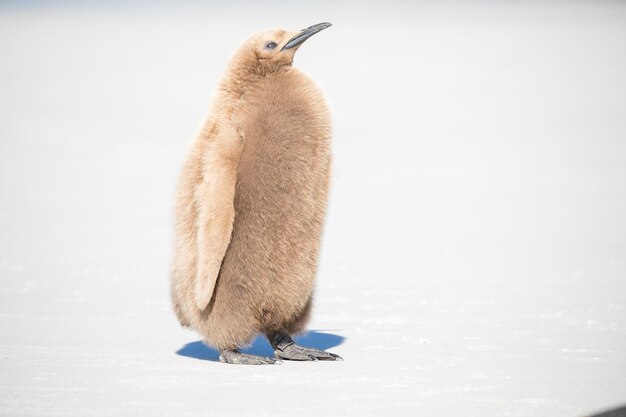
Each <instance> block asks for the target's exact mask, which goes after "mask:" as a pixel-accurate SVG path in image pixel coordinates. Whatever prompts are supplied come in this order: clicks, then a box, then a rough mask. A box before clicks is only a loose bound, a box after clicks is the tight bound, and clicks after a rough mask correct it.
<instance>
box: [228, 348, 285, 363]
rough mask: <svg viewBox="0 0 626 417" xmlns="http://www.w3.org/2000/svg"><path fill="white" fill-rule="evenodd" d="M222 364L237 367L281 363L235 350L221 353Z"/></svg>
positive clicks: (273, 359)
mask: <svg viewBox="0 0 626 417" xmlns="http://www.w3.org/2000/svg"><path fill="white" fill-rule="evenodd" d="M220 362H224V363H232V364H237V365H271V364H274V363H280V362H281V361H280V360H277V359H275V358H267V357H265V356H257V355H250V354H248V353H241V352H240V351H238V350H235V349H233V350H223V351H221V352H220Z"/></svg>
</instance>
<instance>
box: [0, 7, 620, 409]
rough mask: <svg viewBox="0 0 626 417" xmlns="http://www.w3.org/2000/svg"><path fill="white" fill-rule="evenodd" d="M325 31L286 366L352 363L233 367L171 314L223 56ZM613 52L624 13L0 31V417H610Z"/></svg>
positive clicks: (145, 10) (63, 20)
mask: <svg viewBox="0 0 626 417" xmlns="http://www.w3.org/2000/svg"><path fill="white" fill-rule="evenodd" d="M322 21H330V22H332V23H333V24H334V26H333V27H332V28H330V29H328V30H326V31H324V32H323V33H321V34H319V35H317V36H315V37H314V38H312V39H311V40H310V41H308V42H307V44H306V45H305V46H303V47H302V48H301V50H300V51H299V52H298V55H297V57H296V62H295V65H297V66H298V67H299V68H301V69H303V70H305V71H306V72H308V73H309V74H311V75H312V77H313V78H314V79H315V80H316V81H317V82H318V84H319V85H320V86H321V87H322V88H323V89H324V90H325V91H326V93H327V96H328V100H329V102H330V104H331V107H332V109H333V116H334V123H335V136H334V152H335V158H334V182H333V189H332V196H331V205H330V210H329V217H328V222H327V227H326V233H325V237H324V245H323V256H322V260H321V265H320V274H319V281H318V288H317V297H316V298H317V299H316V308H315V312H314V318H313V320H312V322H311V325H310V328H311V330H312V332H310V333H309V334H308V335H306V336H305V337H304V338H303V340H302V342H303V343H304V344H309V345H311V346H316V347H321V348H326V349H329V350H330V351H332V352H336V353H338V354H340V355H342V356H343V357H344V358H345V361H344V362H337V363H293V362H287V363H284V364H283V365H282V366H265V367H242V366H240V367H237V366H229V365H224V364H221V363H219V362H217V361H216V358H217V354H216V352H214V351H211V350H209V349H208V348H204V347H203V346H202V345H201V343H199V342H198V340H199V337H198V335H196V334H194V333H193V332H190V331H187V330H184V329H182V328H180V327H179V325H178V323H177V321H176V319H175V318H174V315H173V314H172V312H171V310H170V305H169V295H168V268H169V258H170V254H171V247H170V246H171V216H172V210H171V207H172V198H173V197H172V196H173V190H174V182H175V178H176V175H177V172H178V168H179V165H180V163H181V160H182V157H183V153H184V150H185V147H186V145H187V142H188V140H189V138H190V137H191V135H192V133H193V131H194V130H195V127H196V125H197V123H198V122H199V120H200V119H201V117H202V115H203V113H204V111H205V109H206V107H207V104H208V102H209V99H210V95H211V90H212V89H213V87H214V86H215V84H216V82H217V80H218V77H219V75H220V73H221V71H222V69H223V67H224V64H225V62H226V60H227V58H228V56H229V54H230V52H231V51H232V50H233V49H234V47H235V46H236V45H237V44H238V43H239V42H240V40H242V39H243V38H244V37H245V36H247V34H248V33H250V32H252V31H255V30H258V29H262V28H265V27H271V26H280V27H285V28H288V29H292V30H293V29H300V28H303V27H306V26H308V25H310V24H314V23H318V22H322ZM625 40H626V4H625V3H623V2H596V1H594V2H592V1H589V2H567V3H565V2H563V3H559V2H528V3H523V2H513V1H511V2H504V3H503V2H491V1H488V2H479V3H473V4H469V2H467V3H450V2H445V3H436V4H434V3H433V4H430V3H410V2H393V1H386V2H380V3H378V4H374V3H364V2H353V3H350V2H337V3H333V2H327V3H314V2H298V3H297V5H296V6H294V5H293V4H292V2H275V3H274V2H254V3H252V2H250V3H245V2H239V3H237V2H235V3H230V4H229V5H228V6H226V3H224V4H216V3H204V2H198V3H180V2H178V3H175V2H169V3H167V2H160V3H153V2H135V3H131V4H127V3H124V2H114V3H105V2H103V4H100V3H97V2H89V3H87V4H82V3H79V2H64V3H59V4H56V5H55V4H52V3H49V2H36V3H33V2H26V3H21V2H17V1H13V2H8V3H1V4H0V276H1V279H2V282H1V285H0V415H2V416H26V415H32V416H53V415H62V416H137V415H146V416H188V415H210V416H255V417H261V416H277V415H298V416H326V415H329V416H330V415H337V416H340V415H358V416H383V415H389V416H396V415H398V416H399V415H401V416H405V415H406V416H417V415H423V416H455V417H456V416H498V417H499V416H520V417H521V416H524V417H529V416H537V417H539V416H540V417H550V416H583V415H588V414H593V413H597V412H600V411H602V410H605V409H609V408H615V407H619V406H622V405H624V404H625V403H626V353H625V352H626V281H625V280H626V75H625V74H626V48H625V46H624V45H625V43H624V41H625ZM251 350H252V351H253V352H255V353H266V354H267V353H270V352H269V346H268V345H267V343H266V342H265V341H263V340H258V341H257V342H255V344H254V345H253V346H252V348H251Z"/></svg>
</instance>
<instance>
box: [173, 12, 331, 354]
mask: <svg viewBox="0 0 626 417" xmlns="http://www.w3.org/2000/svg"><path fill="white" fill-rule="evenodd" d="M328 26H330V24H320V25H315V26H312V27H311V28H308V29H305V30H303V31H301V32H286V31H284V30H267V31H263V32H260V33H257V34H254V35H252V36H251V37H250V38H249V39H248V40H247V41H245V42H244V43H243V44H242V45H241V46H240V47H239V49H238V50H237V51H236V52H235V53H234V55H233V56H232V58H231V60H230V63H229V65H228V67H227V69H226V72H225V74H224V77H223V79H222V81H221V82H220V84H219V87H218V89H217V93H216V97H215V99H214V103H213V105H212V106H211V109H210V111H209V114H208V116H207V117H206V119H205V121H204V122H203V125H202V128H201V129H200V131H199V133H198V134H197V135H196V137H195V138H194V139H193V142H192V144H191V147H190V149H189V151H188V154H187V156H186V160H185V162H184V166H183V168H182V172H181V174H180V178H179V182H178V191H177V197H176V232H175V234H176V241H175V253H174V260H173V271H172V281H171V290H172V300H173V304H174V307H175V311H176V314H177V316H178V319H179V320H180V322H181V324H183V325H185V326H190V327H192V328H194V329H195V330H197V331H198V332H199V333H200V334H202V336H203V337H204V340H205V342H206V343H207V344H208V345H210V346H213V347H215V348H217V349H219V350H220V351H222V352H223V351H229V350H231V351H232V350H235V349H237V348H239V347H241V346H244V345H246V344H248V343H250V342H251V341H252V339H253V338H254V337H255V336H256V335H257V334H258V333H259V332H262V333H265V334H267V335H270V337H271V336H272V335H276V334H279V335H280V334H285V335H289V334H293V333H296V332H300V331H302V330H303V329H304V326H305V324H306V322H307V319H308V316H309V311H310V308H311V297H312V293H313V284H314V279H315V274H316V267H317V258H318V249H319V245H320V235H321V232H322V225H323V220H324V213H325V208H326V201H327V194H328V183H329V174H330V150H329V140H330V135H331V126H330V117H329V112H328V108H327V105H326V104H325V100H324V97H323V95H322V93H321V92H320V90H319V89H318V88H317V87H316V86H315V85H314V84H313V82H312V81H311V80H310V79H309V78H308V77H307V76H306V75H304V74H302V73H301V72H299V71H298V70H296V69H295V68H293V67H292V66H291V63H292V60H293V56H294V53H295V51H296V50H297V49H298V47H299V45H300V44H301V43H302V42H303V41H304V40H305V39H306V38H308V37H310V36H311V35H312V34H314V33H317V32H319V31H320V30H322V29H324V28H325V27H328ZM307 31H308V32H307ZM273 345H275V346H274V347H275V348H276V344H275V343H273ZM235 352H236V351H235ZM227 361H229V362H234V363H238V362H237V360H234V361H230V360H227ZM242 362H243V363H246V362H245V361H242Z"/></svg>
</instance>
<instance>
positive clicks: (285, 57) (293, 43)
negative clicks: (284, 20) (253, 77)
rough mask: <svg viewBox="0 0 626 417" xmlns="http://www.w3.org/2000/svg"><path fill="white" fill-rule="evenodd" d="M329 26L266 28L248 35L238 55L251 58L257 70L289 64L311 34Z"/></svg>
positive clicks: (268, 69) (275, 68)
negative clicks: (286, 28)
mask: <svg viewBox="0 0 626 417" xmlns="http://www.w3.org/2000/svg"><path fill="white" fill-rule="evenodd" d="M329 26H331V24H330V23H319V24H317V25H313V26H310V27H308V28H306V29H303V30H300V31H297V32H289V31H286V30H282V29H267V30H264V31H261V32H257V33H255V34H253V35H252V36H250V37H249V38H248V39H247V40H246V41H245V42H244V43H243V45H242V46H241V48H240V50H239V52H238V55H241V56H242V57H245V58H244V59H247V60H251V59H252V60H253V61H254V63H255V64H256V65H255V66H256V67H257V70H260V71H261V72H265V73H266V72H272V71H276V70H277V69H279V68H283V67H286V66H290V65H291V64H292V62H293V57H294V55H295V53H296V51H297V50H298V48H299V47H300V46H301V45H302V44H303V43H304V41H306V40H307V39H308V38H310V37H311V36H313V35H315V34H316V33H318V32H320V31H322V30H324V29H326V28H327V27H329Z"/></svg>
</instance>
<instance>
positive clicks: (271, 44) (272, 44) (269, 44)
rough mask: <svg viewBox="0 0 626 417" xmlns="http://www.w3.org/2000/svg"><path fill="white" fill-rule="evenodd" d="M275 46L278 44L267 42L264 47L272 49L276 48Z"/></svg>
mask: <svg viewBox="0 0 626 417" xmlns="http://www.w3.org/2000/svg"><path fill="white" fill-rule="evenodd" d="M277 46H278V45H276V42H268V43H267V44H266V45H265V47H266V48H267V49H274V48H276V47H277Z"/></svg>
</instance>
